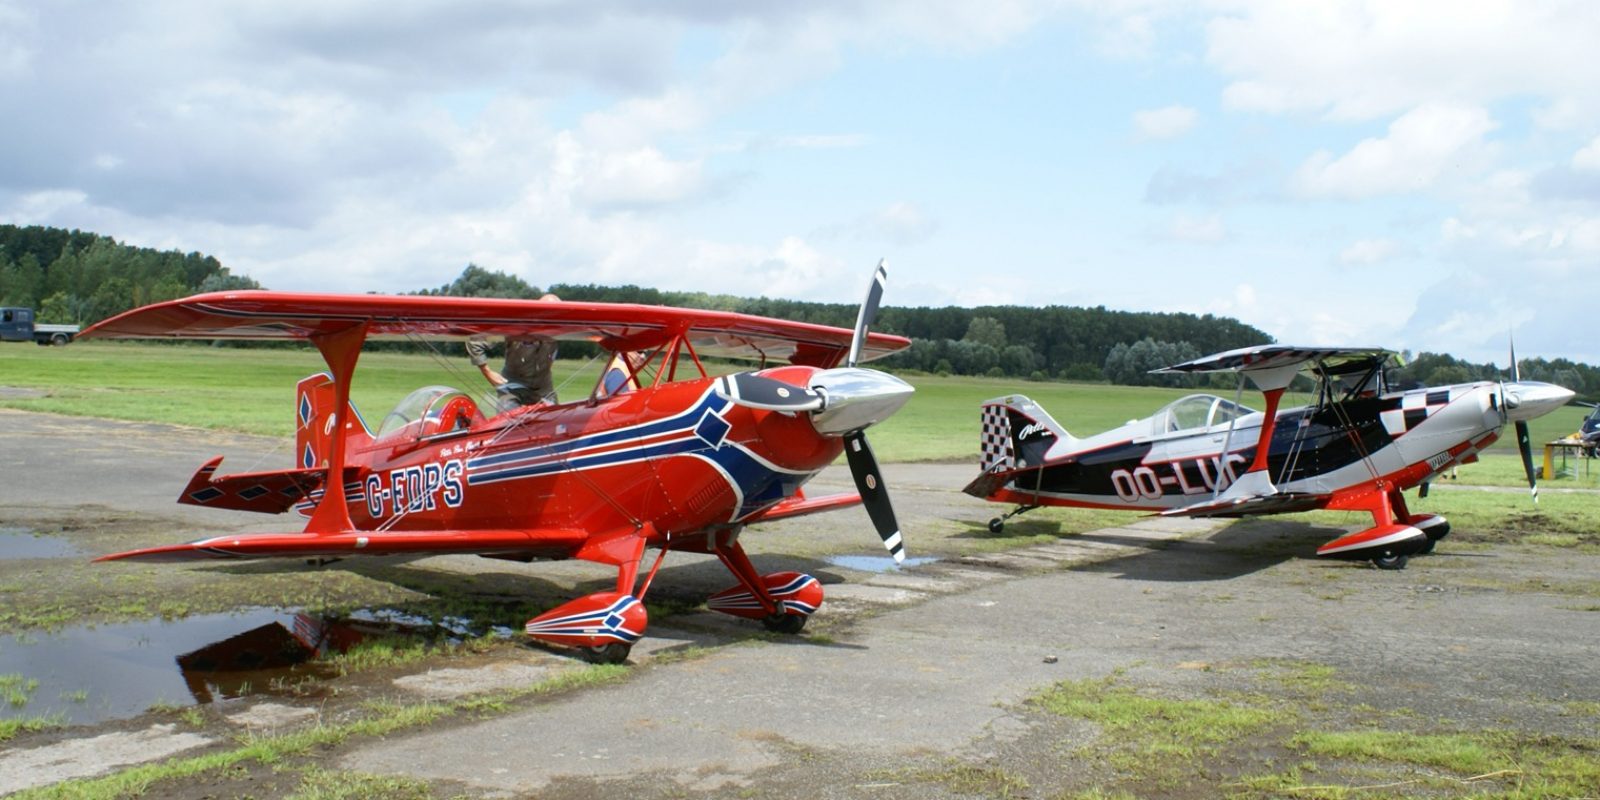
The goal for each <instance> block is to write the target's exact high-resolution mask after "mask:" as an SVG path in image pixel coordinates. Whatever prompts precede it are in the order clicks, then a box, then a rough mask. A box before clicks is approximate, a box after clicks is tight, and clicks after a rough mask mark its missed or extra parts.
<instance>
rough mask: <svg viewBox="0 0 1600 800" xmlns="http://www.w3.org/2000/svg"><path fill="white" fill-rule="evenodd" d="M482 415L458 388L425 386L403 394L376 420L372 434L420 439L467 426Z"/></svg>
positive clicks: (379, 436) (472, 401)
mask: <svg viewBox="0 0 1600 800" xmlns="http://www.w3.org/2000/svg"><path fill="white" fill-rule="evenodd" d="M481 419H482V416H481V415H480V414H479V413H478V404H477V403H476V402H475V401H474V400H473V399H472V398H471V397H469V396H468V395H467V393H466V392H463V391H461V390H460V389H453V388H451V387H449V386H424V387H422V388H421V389H418V390H416V391H414V392H412V393H411V394H408V395H406V397H405V399H404V400H401V401H400V402H399V403H398V404H397V405H396V406H395V407H394V410H393V411H390V412H389V413H388V414H387V415H385V416H384V418H383V421H382V422H380V423H379V424H378V432H377V434H376V437H375V438H378V439H387V438H390V437H397V438H402V437H403V438H407V439H420V438H422V437H425V436H433V435H435V434H439V433H448V432H450V431H454V430H460V429H464V428H467V427H470V426H471V425H472V424H473V423H475V422H477V421H479V420H481Z"/></svg>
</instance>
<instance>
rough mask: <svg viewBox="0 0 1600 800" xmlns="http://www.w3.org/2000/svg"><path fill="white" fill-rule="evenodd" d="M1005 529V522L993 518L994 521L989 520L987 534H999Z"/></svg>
mask: <svg viewBox="0 0 1600 800" xmlns="http://www.w3.org/2000/svg"><path fill="white" fill-rule="evenodd" d="M1005 529H1006V521H1005V520H1003V519H1001V518H999V517H995V518H994V519H991V520H989V532H990V533H999V532H1001V531H1003V530H1005Z"/></svg>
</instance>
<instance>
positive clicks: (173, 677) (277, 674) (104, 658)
mask: <svg viewBox="0 0 1600 800" xmlns="http://www.w3.org/2000/svg"><path fill="white" fill-rule="evenodd" d="M497 632H499V631H497ZM470 633H471V631H469V630H467V628H466V626H465V624H464V623H463V622H462V621H460V620H449V621H447V622H445V623H442V624H436V623H434V622H432V621H429V620H424V619H419V618H415V617H410V616H408V615H404V614H399V613H394V612H359V613H357V614H352V615H350V616H348V617H340V618H337V619H335V618H323V617H317V616H313V615H310V614H297V613H293V612H287V611H278V610H275V609H254V610H247V611H243V612H240V613H236V614H206V615H199V616H193V617H187V618H184V619H181V620H171V621H162V620H151V621H146V622H131V623H121V624H113V625H100V626H97V627H93V628H74V629H70V630H65V631H60V632H55V633H29V634H23V635H19V636H5V637H0V676H3V675H8V674H10V675H21V676H22V678H23V679H24V680H30V679H31V680H34V681H37V682H38V683H37V686H36V687H35V688H34V690H33V691H32V692H31V693H30V696H29V697H28V699H27V700H26V702H24V703H23V704H21V705H11V704H7V705H0V718H6V717H13V718H17V717H43V716H55V715H59V716H60V717H61V718H62V719H63V720H64V721H65V722H67V723H90V722H99V721H101V720H107V719H118V718H123V717H132V716H136V715H138V714H140V713H142V712H144V711H146V710H147V709H149V708H150V707H151V706H153V705H157V704H171V705H189V704H192V703H210V702H213V701H217V700H225V699H231V698H235V697H240V696H243V695H256V694H272V693H288V692H290V691H292V690H294V689H295V687H296V686H297V685H298V684H301V683H303V682H305V681H307V680H310V679H316V678H329V677H333V676H335V675H337V674H338V671H339V668H338V666H337V665H335V664H332V663H329V662H327V661H324V660H319V659H322V658H323V657H325V656H329V655H332V654H337V653H343V652H346V651H348V650H349V649H350V648H352V647H354V646H355V645H356V644H358V643H359V642H361V641H363V640H364V639H367V638H369V637H373V636H390V635H395V634H413V635H422V636H427V637H436V638H454V637H459V636H462V635H467V634H470Z"/></svg>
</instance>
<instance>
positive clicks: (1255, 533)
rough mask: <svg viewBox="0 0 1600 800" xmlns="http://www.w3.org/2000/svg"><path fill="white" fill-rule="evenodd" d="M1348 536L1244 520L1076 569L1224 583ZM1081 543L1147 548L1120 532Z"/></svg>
mask: <svg viewBox="0 0 1600 800" xmlns="http://www.w3.org/2000/svg"><path fill="white" fill-rule="evenodd" d="M1343 533H1344V530H1343V529H1341V528H1328V527H1323V526H1319V525H1310V524H1307V523H1304V522H1291V521H1287V520H1273V519H1252V520H1240V521H1238V522H1235V523H1233V524H1232V525H1229V526H1228V527H1226V528H1223V529H1222V530H1220V531H1217V532H1216V533H1213V534H1211V535H1210V536H1206V537H1202V538H1195V539H1180V540H1176V541H1171V542H1165V543H1161V544H1159V545H1157V546H1154V547H1151V548H1150V549H1147V550H1145V551H1144V552H1141V553H1136V554H1133V555H1130V556H1127V557H1123V558H1113V559H1110V560H1107V561H1101V562H1097V563H1094V564H1085V565H1082V566H1079V567H1074V568H1073V570H1074V571H1077V572H1097V573H1103V574H1111V575H1115V576H1116V577H1118V578H1122V579H1129V580H1147V581H1174V582H1194V581H1225V580H1231V579H1233V578H1238V577H1241V576H1244V575H1249V574H1252V573H1255V572H1260V571H1261V570H1264V569H1268V568H1270V567H1273V566H1276V565H1278V564H1282V563H1284V562H1286V561H1291V560H1298V559H1304V560H1312V559H1315V558H1316V550H1317V546H1318V545H1320V544H1322V543H1323V542H1327V541H1329V540H1331V539H1334V538H1337V537H1339V536H1340V535H1342V534H1343ZM1074 539H1077V540H1082V541H1105V542H1115V543H1118V544H1146V545H1149V544H1150V543H1149V542H1146V541H1144V540H1139V539H1125V538H1124V537H1119V536H1117V535H1116V534H1100V533H1086V534H1082V535H1079V536H1074V537H1068V538H1067V539H1066V541H1072V540H1074ZM1325 563H1328V564H1329V565H1330V566H1335V567H1340V566H1356V564H1354V563H1353V562H1338V561H1330V562H1325Z"/></svg>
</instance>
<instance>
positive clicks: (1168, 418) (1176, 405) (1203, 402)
mask: <svg viewBox="0 0 1600 800" xmlns="http://www.w3.org/2000/svg"><path fill="white" fill-rule="evenodd" d="M1254 413H1256V411H1255V409H1253V408H1248V407H1246V406H1242V405H1239V404H1238V403H1235V402H1233V401H1232V400H1227V399H1224V398H1221V397H1217V396H1216V395H1214V394H1191V395H1189V396H1187V397H1180V398H1178V399H1177V400H1174V401H1172V402H1170V403H1168V404H1166V405H1165V406H1163V407H1162V408H1161V410H1160V411H1157V412H1156V413H1155V414H1154V415H1153V416H1151V417H1150V433H1151V435H1153V436H1160V435H1162V434H1167V433H1174V432H1177V431H1188V430H1197V429H1200V428H1209V427H1212V426H1214V425H1226V424H1228V423H1230V422H1232V421H1233V420H1235V419H1238V418H1239V417H1243V416H1246V415H1249V414H1254Z"/></svg>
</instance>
